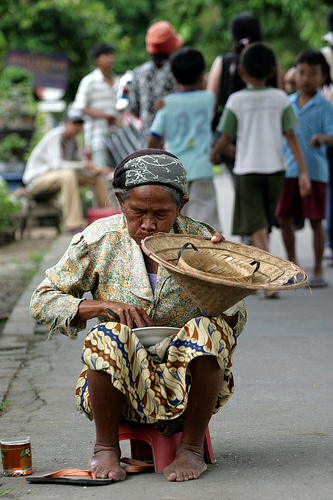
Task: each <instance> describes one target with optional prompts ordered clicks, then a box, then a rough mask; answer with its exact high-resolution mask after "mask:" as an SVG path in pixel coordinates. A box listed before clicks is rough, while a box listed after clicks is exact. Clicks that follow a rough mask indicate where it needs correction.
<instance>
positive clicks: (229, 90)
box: [206, 12, 284, 171]
mask: <svg viewBox="0 0 333 500" xmlns="http://www.w3.org/2000/svg"><path fill="white" fill-rule="evenodd" d="M229 32H230V37H231V40H232V51H231V52H229V53H228V54H225V55H223V56H218V57H217V58H216V59H215V61H214V62H213V64H212V67H211V69H210V72H209V75H208V79H207V87H206V88H207V90H211V91H212V92H214V94H215V97H216V102H215V116H214V120H213V131H214V136H213V140H214V142H215V141H216V140H217V139H218V137H219V134H218V132H216V127H217V125H218V123H219V120H220V118H221V115H222V111H223V108H224V106H225V104H226V102H227V100H228V97H229V96H230V95H231V94H233V93H234V92H237V91H238V90H241V89H243V88H244V87H245V83H244V81H243V79H242V78H241V76H240V74H239V71H238V63H239V56H240V53H241V52H242V50H243V49H244V47H246V45H248V44H249V43H253V42H260V41H262V35H261V29H260V23H259V20H258V18H257V17H256V16H255V15H254V14H253V13H252V12H240V13H239V14H236V15H235V16H233V17H232V19H231V21H230V23H229ZM275 67H276V71H275V72H274V74H273V75H272V76H271V77H270V78H269V79H268V81H267V84H268V85H270V86H272V87H278V88H281V89H283V88H284V82H283V68H282V66H281V64H280V63H279V61H278V60H276V64H275ZM229 149H230V155H228V154H227V155H222V156H221V155H220V157H219V158H217V159H216V161H217V162H218V163H221V162H222V161H223V162H225V163H226V165H227V167H228V169H229V170H230V171H232V170H233V166H234V150H232V148H229Z"/></svg>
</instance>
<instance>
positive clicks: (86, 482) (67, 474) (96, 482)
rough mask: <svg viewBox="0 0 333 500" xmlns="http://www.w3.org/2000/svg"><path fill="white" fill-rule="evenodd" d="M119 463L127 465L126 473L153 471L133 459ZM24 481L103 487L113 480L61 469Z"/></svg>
mask: <svg viewBox="0 0 333 500" xmlns="http://www.w3.org/2000/svg"><path fill="white" fill-rule="evenodd" d="M120 461H121V462H123V463H125V464H128V465H126V466H125V467H124V471H125V472H127V473H132V474H133V473H138V472H148V471H154V465H152V464H147V463H146V462H142V461H141V460H135V459H134V458H121V459H120ZM26 480H27V481H29V482H30V483H48V484H56V483H57V484H74V485H79V486H103V485H106V484H112V483H114V481H113V479H110V478H106V479H102V478H97V477H96V476H95V474H94V472H93V471H92V470H81V469H61V470H58V471H56V472H51V473H50V474H44V476H27V477H26Z"/></svg>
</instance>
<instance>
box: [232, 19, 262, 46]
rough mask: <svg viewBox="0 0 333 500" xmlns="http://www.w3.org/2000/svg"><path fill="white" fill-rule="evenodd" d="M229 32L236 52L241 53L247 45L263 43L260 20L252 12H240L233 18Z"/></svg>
mask: <svg viewBox="0 0 333 500" xmlns="http://www.w3.org/2000/svg"><path fill="white" fill-rule="evenodd" d="M229 31H230V34H231V36H232V41H233V45H234V47H233V50H234V52H238V53H239V54H240V53H241V51H242V49H243V48H244V47H245V45H246V42H245V43H244V41H245V40H246V41H247V40H248V42H247V43H252V42H261V40H262V37H261V30H260V24H259V20H258V18H257V17H256V16H255V15H254V14H252V12H240V13H239V14H236V15H235V16H233V17H232V18H231V21H230V23H229Z"/></svg>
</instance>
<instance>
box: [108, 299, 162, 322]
mask: <svg viewBox="0 0 333 500" xmlns="http://www.w3.org/2000/svg"><path fill="white" fill-rule="evenodd" d="M106 304H107V306H106V309H104V311H105V312H104V314H103V316H106V318H107V319H108V320H109V321H110V319H113V321H114V320H115V319H114V316H113V315H112V314H109V313H108V311H107V309H111V311H112V312H113V313H115V314H116V315H117V316H118V317H119V323H122V324H123V325H127V326H129V327H130V328H142V327H144V326H153V325H154V323H153V322H152V320H151V319H150V317H149V316H148V314H147V313H146V311H145V310H144V309H143V308H142V307H139V306H133V305H129V304H124V303H122V302H106Z"/></svg>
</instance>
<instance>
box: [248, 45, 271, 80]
mask: <svg viewBox="0 0 333 500" xmlns="http://www.w3.org/2000/svg"><path fill="white" fill-rule="evenodd" d="M239 64H240V65H241V66H242V67H243V68H244V69H245V71H246V72H247V73H248V74H249V75H250V76H252V77H253V78H260V79H261V78H268V76H269V74H270V73H271V72H272V70H274V69H275V68H276V62H275V55H274V52H273V51H272V49H271V48H270V47H269V46H268V45H267V44H266V43H262V42H255V43H250V44H249V45H247V46H246V47H245V49H244V50H243V51H242V53H241V55H240V58H239Z"/></svg>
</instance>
